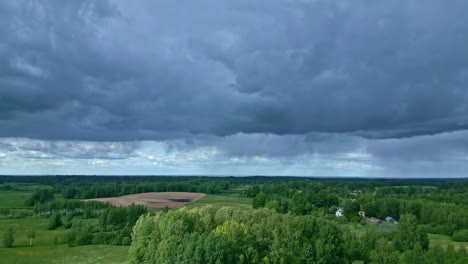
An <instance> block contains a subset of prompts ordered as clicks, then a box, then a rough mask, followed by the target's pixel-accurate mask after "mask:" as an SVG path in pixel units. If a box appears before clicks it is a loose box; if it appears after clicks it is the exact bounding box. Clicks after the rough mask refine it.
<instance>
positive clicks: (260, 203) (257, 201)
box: [252, 192, 268, 208]
mask: <svg viewBox="0 0 468 264" xmlns="http://www.w3.org/2000/svg"><path fill="white" fill-rule="evenodd" d="M267 200H268V195H266V194H265V193H263V192H260V193H258V194H257V195H256V196H255V198H254V199H253V201H252V207H253V208H261V207H265V204H266V202H267Z"/></svg>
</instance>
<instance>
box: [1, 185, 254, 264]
mask: <svg viewBox="0 0 468 264" xmlns="http://www.w3.org/2000/svg"><path fill="white" fill-rule="evenodd" d="M11 186H12V187H13V189H12V190H0V209H13V208H14V209H15V211H21V210H26V211H29V212H31V210H30V209H26V208H27V207H26V206H25V205H24V203H25V201H26V199H27V198H28V197H29V196H30V195H31V194H32V192H33V191H34V190H36V188H37V187H41V188H51V187H50V186H39V185H35V186H34V185H29V184H11ZM57 199H63V198H62V197H61V196H57ZM205 205H212V206H215V207H225V206H230V207H234V208H239V209H249V208H252V198H246V197H241V196H240V195H239V194H235V193H225V194H221V195H207V196H205V197H204V198H202V199H200V200H197V201H194V202H192V203H189V204H187V205H186V206H185V207H189V208H193V207H199V206H205ZM75 221H82V222H87V221H97V219H91V220H88V219H87V220H79V219H75ZM48 223H49V219H46V218H33V217H31V216H28V217H23V218H10V217H7V216H0V234H3V233H4V232H5V230H6V229H7V228H8V227H13V228H14V229H15V242H14V244H13V247H12V248H4V247H3V245H1V246H0V263H18V264H20V263H35V264H42V263H44V264H49V263H54V264H55V263H67V264H69V263H70V264H72V263H85V264H86V263H92V264H99V263H117V264H119V263H127V262H128V249H129V247H125V246H108V245H88V246H78V247H68V246H67V245H66V244H65V234H66V232H67V230H65V229H63V227H61V228H59V229H57V230H47V227H48ZM29 229H34V230H35V232H36V239H34V241H33V246H32V247H29V240H28V238H27V232H28V230H29ZM55 241H57V242H58V244H57V245H56V244H55Z"/></svg>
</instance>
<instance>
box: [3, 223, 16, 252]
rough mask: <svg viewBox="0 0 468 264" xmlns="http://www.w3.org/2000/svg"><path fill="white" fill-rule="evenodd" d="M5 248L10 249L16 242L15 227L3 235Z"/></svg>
mask: <svg viewBox="0 0 468 264" xmlns="http://www.w3.org/2000/svg"><path fill="white" fill-rule="evenodd" d="M2 242H3V246H4V247H6V248H10V247H12V246H13V243H14V242H15V230H14V229H13V227H9V228H8V229H7V230H6V231H5V233H3V239H2Z"/></svg>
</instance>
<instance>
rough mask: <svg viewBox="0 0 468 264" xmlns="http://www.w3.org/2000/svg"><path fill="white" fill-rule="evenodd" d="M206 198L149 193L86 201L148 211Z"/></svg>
mask: <svg viewBox="0 0 468 264" xmlns="http://www.w3.org/2000/svg"><path fill="white" fill-rule="evenodd" d="M203 197H205V194H204V193H191V192H149V193H138V194H131V195H125V196H120V197H109V198H95V199H87V200H84V201H99V202H103V203H110V204H112V205H115V206H129V205H131V204H135V205H143V206H145V207H146V208H148V209H163V208H165V207H166V206H167V207H169V208H171V209H173V208H179V207H182V206H184V205H185V204H187V203H190V202H192V201H196V200H198V199H200V198H203Z"/></svg>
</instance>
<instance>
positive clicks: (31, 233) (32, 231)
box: [27, 229, 36, 247]
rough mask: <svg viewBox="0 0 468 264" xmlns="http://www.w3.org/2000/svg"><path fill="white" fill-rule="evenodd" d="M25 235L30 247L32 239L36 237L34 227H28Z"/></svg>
mask: <svg viewBox="0 0 468 264" xmlns="http://www.w3.org/2000/svg"><path fill="white" fill-rule="evenodd" d="M27 237H28V239H29V246H30V247H32V243H33V239H35V238H36V231H34V229H29V230H28V233H27Z"/></svg>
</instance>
